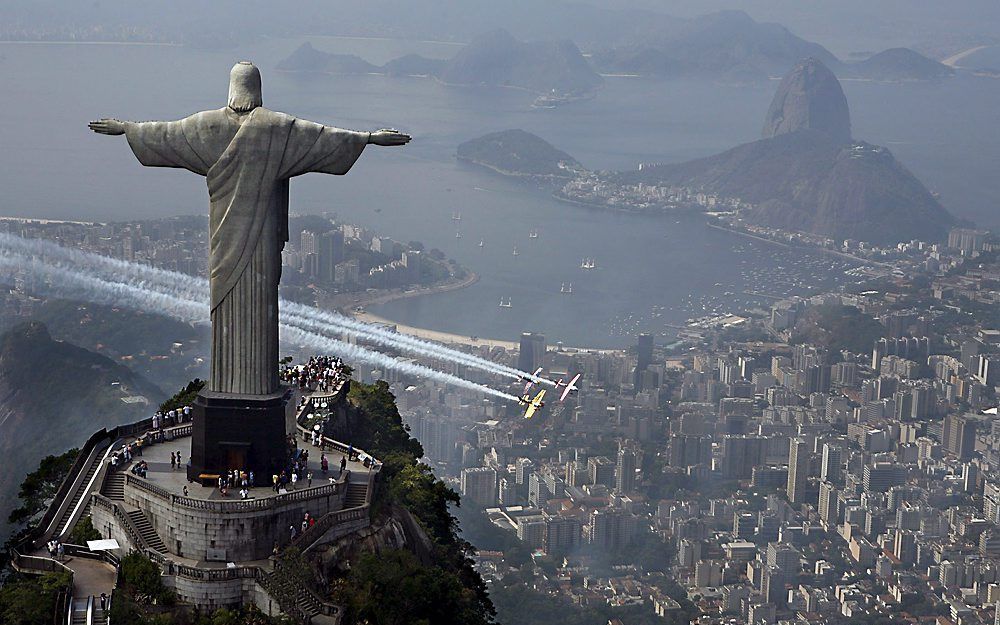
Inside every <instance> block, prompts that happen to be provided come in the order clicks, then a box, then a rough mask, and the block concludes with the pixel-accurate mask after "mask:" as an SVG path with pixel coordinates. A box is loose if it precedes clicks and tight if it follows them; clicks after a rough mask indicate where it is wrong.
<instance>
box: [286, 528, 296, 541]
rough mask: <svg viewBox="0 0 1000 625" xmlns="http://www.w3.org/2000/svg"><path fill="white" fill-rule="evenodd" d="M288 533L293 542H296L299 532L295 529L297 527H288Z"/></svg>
mask: <svg viewBox="0 0 1000 625" xmlns="http://www.w3.org/2000/svg"><path fill="white" fill-rule="evenodd" d="M288 531H289V533H290V534H291V536H290V539H291V540H295V537H296V536H297V535H298V530H297V529H295V526H294V525H289V526H288Z"/></svg>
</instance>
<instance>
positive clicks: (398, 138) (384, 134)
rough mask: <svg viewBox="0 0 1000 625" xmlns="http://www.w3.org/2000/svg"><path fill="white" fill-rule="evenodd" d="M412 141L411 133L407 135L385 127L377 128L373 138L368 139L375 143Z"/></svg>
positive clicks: (386, 143)
mask: <svg viewBox="0 0 1000 625" xmlns="http://www.w3.org/2000/svg"><path fill="white" fill-rule="evenodd" d="M409 142H410V135H405V134H403V133H401V132H399V131H396V130H390V129H387V128H383V129H382V130H376V131H375V132H373V133H371V138H370V139H368V143H374V144H375V145H388V146H392V145H406V144H407V143H409Z"/></svg>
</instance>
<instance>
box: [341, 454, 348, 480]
mask: <svg viewBox="0 0 1000 625" xmlns="http://www.w3.org/2000/svg"><path fill="white" fill-rule="evenodd" d="M346 469H347V457H346V456H341V457H340V475H343V474H344V471H345V470H346Z"/></svg>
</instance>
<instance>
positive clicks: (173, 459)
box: [170, 452, 177, 471]
mask: <svg viewBox="0 0 1000 625" xmlns="http://www.w3.org/2000/svg"><path fill="white" fill-rule="evenodd" d="M176 468H177V456H175V455H174V452H170V470H171V471H173V470H174V469H176Z"/></svg>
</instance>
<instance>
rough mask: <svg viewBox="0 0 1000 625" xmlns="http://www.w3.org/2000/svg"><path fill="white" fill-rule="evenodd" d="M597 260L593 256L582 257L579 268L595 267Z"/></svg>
mask: <svg viewBox="0 0 1000 625" xmlns="http://www.w3.org/2000/svg"><path fill="white" fill-rule="evenodd" d="M596 268H597V261H596V260H594V259H593V258H584V259H583V260H582V261H580V269H596Z"/></svg>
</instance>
